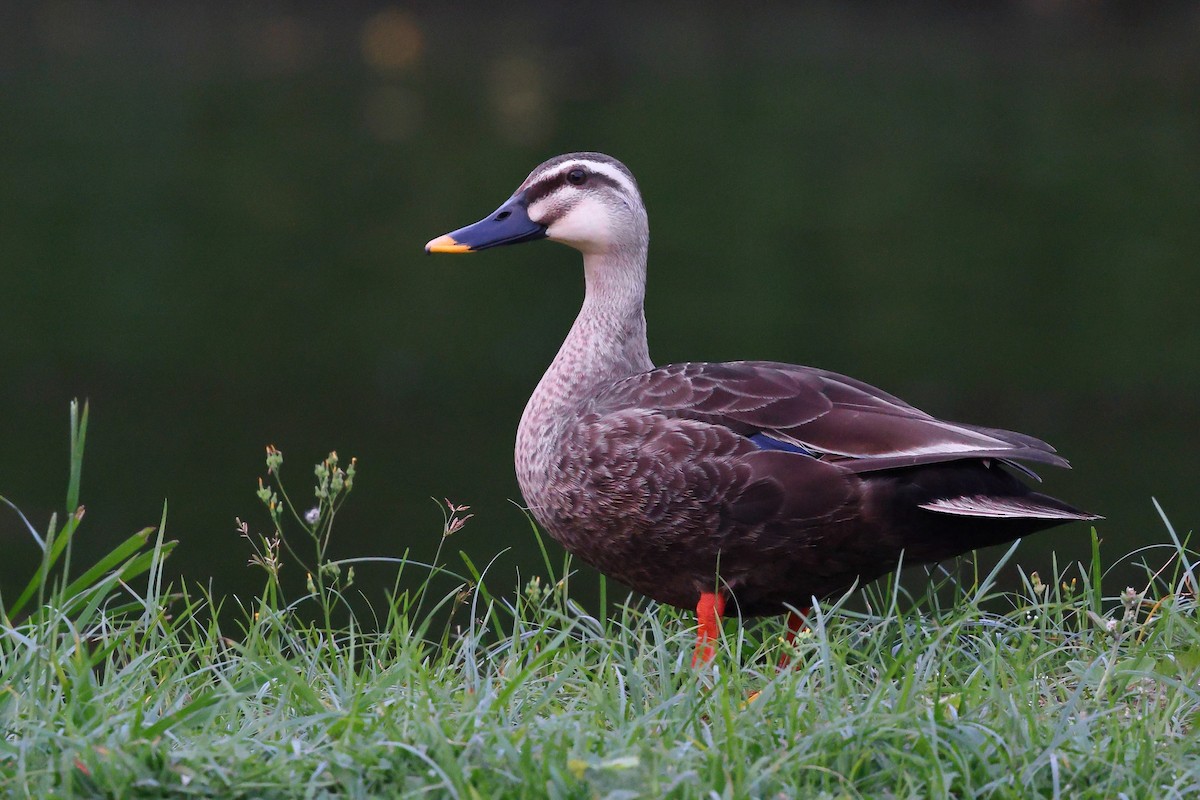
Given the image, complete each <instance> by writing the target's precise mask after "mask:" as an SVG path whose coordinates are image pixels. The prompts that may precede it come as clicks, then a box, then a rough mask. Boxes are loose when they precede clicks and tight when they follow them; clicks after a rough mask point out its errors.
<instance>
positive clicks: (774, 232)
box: [0, 2, 1200, 593]
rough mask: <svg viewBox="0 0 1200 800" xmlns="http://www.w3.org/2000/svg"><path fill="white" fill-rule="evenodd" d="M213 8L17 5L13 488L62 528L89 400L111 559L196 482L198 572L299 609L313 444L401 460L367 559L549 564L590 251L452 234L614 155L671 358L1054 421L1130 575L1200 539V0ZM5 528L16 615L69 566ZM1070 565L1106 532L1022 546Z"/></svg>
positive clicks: (945, 408) (8, 218) (4, 176)
mask: <svg viewBox="0 0 1200 800" xmlns="http://www.w3.org/2000/svg"><path fill="white" fill-rule="evenodd" d="M201 5H202V4H189V3H145V4H108V5H103V6H101V5H99V4H96V5H93V4H87V3H75V2H68V3H54V4H21V3H16V4H6V5H5V6H4V10H3V11H2V12H0V14H3V19H0V95H2V100H0V103H2V114H3V119H2V120H0V375H2V376H3V381H4V391H2V392H0V494H3V495H4V496H7V497H9V498H10V499H12V500H13V501H15V502H16V503H17V504H18V505H20V506H21V507H22V508H23V509H24V510H25V511H26V512H27V513H29V514H30V516H31V517H32V518H33V519H35V520H36V521H37V522H38V524H39V525H41V524H44V522H45V520H46V518H47V517H48V515H49V513H50V512H51V511H52V510H53V509H55V508H57V507H58V506H59V504H60V503H61V498H62V495H63V486H64V485H65V479H66V466H67V458H66V450H67V446H66V438H67V436H66V434H67V425H66V422H67V403H68V401H69V400H70V398H72V397H87V398H90V400H91V403H92V414H93V416H92V424H93V427H92V431H91V435H90V437H89V442H88V457H87V460H86V463H85V469H84V490H83V498H84V502H85V503H86V504H87V506H88V518H87V521H86V523H85V527H84V532H83V539H82V541H81V546H83V547H85V548H86V549H88V550H89V551H90V552H92V553H93V554H95V553H97V552H99V550H100V549H102V548H103V547H105V546H106V545H111V544H112V543H113V542H115V541H117V540H118V539H119V538H121V537H123V536H124V535H127V534H128V533H129V532H131V531H132V530H134V529H135V528H137V527H140V526H143V525H147V524H153V523H155V522H156V521H157V520H158V517H159V514H160V511H161V506H162V502H163V500H164V498H165V499H167V500H168V501H169V503H170V512H169V521H168V532H169V535H170V536H172V537H174V538H178V539H180V540H181V541H182V544H181V545H180V547H179V549H178V551H177V553H176V555H175V556H174V557H173V559H172V560H173V562H174V567H175V568H176V569H177V570H181V571H182V572H183V574H185V575H186V576H187V577H188V579H189V580H191V581H196V582H203V583H208V582H210V581H211V582H212V584H213V585H214V586H215V587H216V588H217V590H218V591H220V592H225V591H229V590H239V591H242V590H245V589H247V588H248V587H253V586H256V585H257V583H258V578H257V576H255V575H254V574H253V573H252V572H251V571H250V570H248V569H247V568H246V567H245V561H246V557H247V555H248V552H247V550H246V548H245V547H244V545H243V543H242V542H241V541H240V540H239V539H238V538H237V536H236V534H235V531H234V516H235V515H240V516H241V517H242V518H244V519H249V520H251V521H252V523H253V525H254V527H255V528H256V529H261V528H262V527H263V526H264V524H265V523H266V518H265V515H264V513H263V512H262V511H261V508H260V507H259V505H258V501H257V500H256V499H255V498H254V495H253V489H254V486H255V480H256V478H257V477H258V475H260V474H261V472H262V448H263V446H264V445H265V444H267V443H274V444H275V445H277V446H279V447H280V448H281V449H282V450H283V451H284V452H285V454H286V456H287V462H286V464H285V474H288V475H290V478H291V480H292V490H293V492H294V494H296V495H298V496H300V497H302V498H307V495H306V492H307V491H308V490H307V488H306V487H307V486H308V484H309V481H310V469H311V467H310V465H311V463H312V462H313V461H315V460H317V459H318V458H320V457H321V456H322V455H323V454H324V453H325V452H327V451H328V450H329V449H331V448H337V449H338V450H339V451H340V453H341V454H342V455H343V456H344V457H345V456H350V455H356V456H357V457H358V458H359V461H360V464H361V470H360V480H359V482H358V484H357V487H356V493H355V496H354V497H353V498H352V501H351V503H350V505H349V506H347V514H346V516H345V518H344V521H343V523H342V525H341V527H340V529H339V532H338V534H337V535H338V540H337V542H336V543H335V554H337V555H390V556H394V555H399V554H400V553H402V552H403V551H404V550H405V549H406V548H410V547H411V548H413V550H414V552H415V553H417V554H418V555H424V556H427V555H429V554H430V553H431V552H432V550H433V548H434V546H435V545H436V543H437V540H438V538H439V534H440V526H441V515H440V513H439V511H438V509H437V507H436V506H435V505H434V503H433V502H432V501H431V500H430V498H431V497H437V498H442V497H449V498H451V499H453V500H455V501H456V502H460V503H469V504H471V506H472V510H473V511H474V512H475V513H476V515H477V516H476V518H475V519H474V520H472V522H471V524H470V525H469V526H468V528H467V529H466V531H465V532H463V533H461V534H459V535H458V536H457V537H455V538H454V539H453V540H451V547H452V548H453V549H459V548H461V549H465V550H466V551H468V552H469V553H470V554H471V555H472V557H473V558H474V559H475V561H477V562H486V561H488V560H489V559H490V558H491V556H493V555H494V554H495V553H497V552H498V551H499V550H501V549H502V548H504V547H510V546H511V547H513V548H514V549H515V550H516V553H515V554H514V555H512V556H510V557H507V558H506V559H505V560H502V562H501V564H500V566H498V567H497V570H499V574H500V576H501V578H500V582H499V585H500V587H504V586H507V585H511V584H509V583H508V580H509V579H508V576H509V575H510V574H511V572H512V568H513V565H514V564H518V565H523V567H522V568H523V569H526V570H528V569H529V568H531V567H532V566H533V565H536V564H537V563H538V558H537V556H536V555H535V550H534V548H533V543H532V538H531V535H530V533H529V529H528V527H527V524H526V522H525V520H524V518H523V516H522V514H521V513H520V512H519V511H518V510H517V508H516V507H515V506H514V505H512V504H511V503H509V502H508V499H509V498H517V497H518V493H517V487H516V483H515V479H514V477H513V469H512V459H511V451H512V441H513V433H514V430H515V427H516V423H517V420H518V418H519V416H520V413H521V410H522V408H523V406H524V402H525V398H526V397H527V396H528V394H529V393H530V392H531V391H532V389H533V387H534V385H535V384H536V382H537V379H538V377H539V376H540V374H541V371H542V370H543V369H544V368H545V366H546V365H547V364H548V363H549V361H550V359H551V358H552V357H553V355H554V353H555V351H556V349H557V347H558V344H559V342H560V341H561V339H562V337H563V336H564V334H565V333H566V330H567V328H568V327H569V325H570V322H571V320H572V318H573V316H574V314H575V311H576V309H577V306H578V303H579V300H580V295H581V285H582V280H581V274H580V269H579V258H578V256H577V255H576V254H575V253H573V252H571V251H569V250H567V249H565V248H563V247H560V246H557V245H552V244H548V243H538V244H533V245H527V246H524V247H519V248H511V249H505V250H497V251H492V252H489V253H487V254H483V255H475V256H469V257H438V258H432V257H427V256H425V255H424V254H423V253H422V250H421V248H422V245H423V244H424V243H425V241H427V240H428V239H430V238H432V237H433V236H435V235H437V234H440V233H443V232H445V231H448V230H450V229H452V228H456V227H459V226H460V225H463V224H465V223H467V222H471V221H474V220H475V219H477V218H478V217H480V216H482V215H483V214H485V213H487V212H488V211H490V210H491V209H492V208H493V207H495V206H496V205H497V204H498V203H499V202H500V201H501V200H503V199H504V198H505V197H506V196H507V195H508V194H509V193H510V192H511V191H512V189H513V188H514V187H515V186H516V185H517V184H518V183H519V182H520V181H521V180H522V179H523V178H524V176H525V175H526V173H527V172H528V171H529V170H530V169H531V168H532V167H534V166H535V165H536V164H538V163H539V162H540V161H542V160H543V159H545V158H547V157H549V156H552V155H555V154H557V153H559V152H564V151H569V150H579V149H595V150H602V151H605V152H608V153H611V154H612V155H615V156H617V157H618V158H621V159H622V160H624V161H625V162H626V163H627V164H628V165H629V166H630V167H631V168H632V169H633V170H634V172H635V173H636V174H637V176H638V178H639V180H640V182H641V185H642V189H643V192H644V194H645V197H646V204H647V207H648V209H649V211H650V216H651V229H652V232H653V235H652V245H651V250H650V253H651V270H650V287H649V296H648V301H647V315H648V317H649V320H650V339H651V350H652V354H653V355H654V357H655V358H656V360H657V361H659V362H660V363H667V362H669V361H677V360H722V359H736V358H760V359H777V360H783V361H795V362H802V363H807V364H813V365H816V366H820V367H825V368H829V369H834V370H837V371H840V372H845V373H848V374H850V375H853V376H856V377H859V378H862V379H864V380H867V381H870V382H873V383H876V384H878V385H879V386H881V387H883V388H886V389H888V390H890V391H892V392H895V393H897V394H899V395H901V396H903V397H905V398H906V399H908V400H910V401H911V402H914V403H915V404H917V405H919V406H921V407H923V408H925V409H926V410H928V411H930V412H932V413H935V414H938V415H941V416H945V417H948V418H952V419H961V420H964V421H969V422H977V423H981V424H987V425H993V426H1000V427H1009V428H1014V429H1017V430H1021V431H1025V432H1028V433H1032V434H1035V435H1037V436H1040V437H1043V438H1045V439H1047V440H1049V441H1050V442H1052V443H1053V444H1055V445H1056V446H1058V447H1059V449H1060V451H1061V452H1063V453H1064V454H1065V455H1066V456H1067V457H1069V458H1070V459H1071V460H1072V461H1073V463H1074V464H1075V467H1076V469H1075V470H1074V471H1073V472H1070V473H1064V472H1060V471H1057V470H1046V472H1047V474H1046V476H1045V477H1046V478H1047V488H1048V490H1049V491H1051V492H1052V493H1054V494H1058V495H1060V496H1062V497H1064V498H1067V499H1069V500H1071V501H1073V502H1075V503H1077V504H1079V505H1080V506H1082V507H1084V508H1087V509H1089V510H1094V511H1097V512H1100V513H1103V514H1105V515H1107V516H1108V520H1107V521H1105V522H1103V523H1102V524H1101V525H1100V530H1101V533H1102V535H1103V537H1104V539H1105V541H1106V543H1107V544H1108V547H1109V550H1108V553H1109V556H1110V558H1115V557H1116V556H1117V555H1119V554H1120V553H1124V552H1127V551H1130V550H1133V549H1134V548H1137V547H1140V546H1142V545H1146V544H1150V543H1154V542H1162V541H1165V540H1166V534H1165V530H1164V528H1163V526H1162V524H1161V522H1160V521H1159V520H1158V518H1157V516H1156V514H1155V512H1154V510H1153V507H1152V505H1151V497H1152V496H1153V497H1157V498H1159V499H1160V501H1161V502H1162V503H1163V505H1164V506H1165V508H1166V510H1167V512H1168V514H1169V515H1170V516H1171V518H1172V520H1173V521H1174V523H1175V525H1176V526H1177V527H1178V528H1179V529H1180V530H1181V531H1184V532H1186V531H1187V530H1190V529H1191V528H1192V527H1194V525H1195V523H1196V520H1197V517H1198V516H1200V500H1198V498H1197V491H1196V483H1197V481H1196V479H1197V468H1196V452H1197V448H1198V447H1200V424H1198V423H1197V418H1198V417H1200V400H1198V399H1197V397H1198V389H1200V373H1198V370H1197V356H1198V354H1200V326H1198V325H1197V310H1198V309H1200V273H1198V271H1197V266H1198V264H1200V48H1198V47H1197V39H1198V33H1200V12H1197V11H1196V6H1195V5H1194V4H1190V3H1189V4H1179V5H1161V6H1160V5H1154V4H1143V3H1126V4H1103V3H1094V2H1087V3H1083V2H1080V3H1072V2H1062V3H1046V2H1029V3H1015V4H1003V3H999V4H993V3H978V4H965V5H964V4H947V5H939V4H915V5H910V4H903V5H879V6H876V5H872V4H834V3H826V4H816V5H810V6H807V7H806V9H805V10H794V9H792V8H790V7H789V6H784V5H774V4H767V5H758V6H755V7H754V9H753V10H748V11H742V10H734V9H733V8H730V7H726V8H724V9H723V10H720V11H710V10H705V7H702V6H695V5H683V4H680V5H677V6H663V7H658V9H657V10H650V9H647V8H645V7H644V6H643V5H641V4H638V5H633V4H631V5H625V6H622V5H616V6H614V5H611V4H594V5H587V4H582V5H580V4H551V3H545V4H540V3H528V4H517V5H515V6H506V7H505V8H506V10H505V11H504V13H502V14H501V13H495V12H492V11H489V10H488V7H487V6H482V5H481V6H466V7H462V8H454V9H450V8H447V7H445V6H444V5H440V4H427V5H418V6H386V5H379V4H374V3H365V4H356V5H353V6H338V7H337V8H326V7H323V6H321V5H317V4H312V5H305V4H301V5H288V6H283V5H277V6H274V7H269V8H268V7H246V6H233V5H230V6H224V5H222V6H220V7H219V8H218V7H209V6H205V7H203V8H202V7H201ZM729 5H732V4H729ZM0 542H2V543H3V548H4V553H5V555H6V557H5V558H4V560H3V564H0V589H3V590H4V591H5V592H6V593H10V592H11V591H13V587H14V585H15V584H16V582H17V581H18V580H19V579H20V580H23V578H24V576H25V575H27V574H28V570H29V569H30V566H31V564H32V563H33V560H34V558H35V556H36V553H35V550H34V547H33V544H32V542H31V541H30V540H29V537H28V535H27V534H25V533H24V532H23V531H22V530H21V528H20V526H19V524H18V523H17V520H16V518H15V515H13V514H11V513H10V512H8V511H7V510H5V511H4V512H3V513H0ZM1051 547H1053V548H1054V549H1056V550H1057V551H1058V553H1059V554H1060V558H1061V559H1066V558H1074V557H1080V556H1082V555H1085V554H1086V552H1087V529H1086V527H1085V526H1083V525H1075V526H1070V527H1067V528H1062V529H1059V530H1057V531H1055V532H1053V533H1050V534H1048V535H1044V536H1041V537H1037V538H1035V539H1032V540H1030V541H1029V542H1028V543H1027V544H1026V545H1025V546H1024V548H1023V549H1022V551H1021V554H1020V556H1019V560H1020V561H1021V562H1022V563H1023V564H1024V565H1025V566H1027V567H1028V568H1031V569H1037V568H1041V569H1043V570H1045V569H1046V568H1047V566H1048V556H1047V553H1048V550H1049V548H1051ZM1152 559H1153V557H1152ZM377 577H378V579H379V580H382V577H383V576H382V575H380V576H377ZM375 579H376V577H373V576H372V575H367V576H366V578H363V579H360V585H364V586H367V587H370V586H371V585H372V581H373V580H375Z"/></svg>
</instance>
